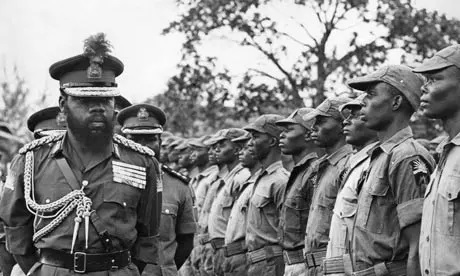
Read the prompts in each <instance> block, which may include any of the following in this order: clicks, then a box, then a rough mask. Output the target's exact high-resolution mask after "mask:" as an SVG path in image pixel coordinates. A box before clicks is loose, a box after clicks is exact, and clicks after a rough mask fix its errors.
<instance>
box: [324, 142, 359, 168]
mask: <svg viewBox="0 0 460 276" xmlns="http://www.w3.org/2000/svg"><path fill="white" fill-rule="evenodd" d="M352 152H353V147H352V146H351V145H349V144H346V145H344V146H343V147H341V148H339V149H338V150H337V151H335V152H334V153H332V154H330V155H329V156H327V157H326V159H327V160H328V161H329V163H331V164H332V165H334V166H335V165H337V163H338V162H339V161H340V160H341V159H342V158H344V157H345V156H347V155H348V154H350V153H352Z"/></svg>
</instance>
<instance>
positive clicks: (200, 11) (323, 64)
mask: <svg viewBox="0 0 460 276" xmlns="http://www.w3.org/2000/svg"><path fill="white" fill-rule="evenodd" d="M178 3H179V4H180V5H181V6H182V7H184V8H185V10H186V11H185V12H184V13H183V14H182V15H181V17H180V18H179V19H178V20H176V21H174V22H171V23H170V25H169V26H168V27H167V28H165V29H164V31H163V33H164V34H168V33H171V32H180V33H183V34H184V35H185V42H184V44H183V52H184V56H185V57H186V56H187V55H196V54H197V53H198V52H199V47H200V45H201V43H202V42H204V41H205V40H206V39H207V38H208V37H210V36H212V35H213V34H216V33H219V34H220V35H221V36H225V37H228V38H229V39H230V40H232V41H237V42H238V43H239V44H240V45H242V46H243V47H249V48H251V49H254V50H255V51H256V52H258V53H259V54H260V55H261V56H263V57H265V59H266V61H267V62H268V63H269V64H271V65H272V67H273V68H274V70H271V71H269V70H266V69H265V68H258V67H257V66H255V67H250V68H249V70H248V72H247V73H246V74H245V75H244V76H243V77H242V78H241V79H240V80H238V81H239V85H238V92H239V94H240V95H239V104H241V105H243V106H244V105H246V106H252V107H257V106H263V105H264V104H265V103H266V101H265V100H267V99H268V101H269V103H270V104H275V105H276V104H278V105H280V106H284V107H290V106H297V107H298V106H303V105H304V103H305V102H307V104H309V105H313V106H316V105H318V104H319V103H320V102H321V101H322V100H323V99H324V98H325V93H326V92H331V91H334V92H337V91H335V90H336V89H337V88H339V89H344V86H343V82H344V80H346V79H348V78H351V77H353V76H356V75H359V74H362V73H364V72H367V71H368V70H371V69H374V68H375V67H377V66H379V65H380V64H381V63H383V62H385V61H386V60H387V55H388V53H389V51H390V50H391V49H393V48H402V49H403V50H405V51H406V52H407V53H408V54H410V55H411V56H413V57H412V58H410V56H409V55H405V56H403V60H402V62H403V63H404V62H413V61H419V60H421V59H422V58H425V57H427V56H429V55H430V54H432V53H433V52H434V51H436V50H439V49H440V48H442V47H444V46H446V45H448V44H451V43H453V42H455V39H456V38H457V37H458V35H459V34H460V23H459V21H458V20H455V19H448V18H446V16H444V15H440V14H438V13H437V12H428V11H426V10H424V9H422V10H417V9H415V8H414V7H413V6H412V5H411V1H410V0H407V1H404V0H375V1H368V0H326V1H324V0H296V1H294V3H291V4H289V3H286V2H283V3H281V1H276V0H194V1H191V0H178ZM270 5H272V6H273V5H275V6H276V7H280V6H282V5H291V9H290V10H291V11H292V10H302V11H305V12H304V13H303V14H304V15H305V16H304V17H303V18H301V17H300V16H297V17H295V16H285V18H282V19H281V20H280V19H279V18H275V17H276V16H275V15H276V14H277V13H275V15H274V14H270V13H269V12H267V7H270ZM279 13H282V12H279ZM305 18H307V19H312V18H313V19H314V20H311V21H309V20H307V21H308V22H307V21H306V20H304V19H305ZM281 21H282V22H289V26H288V27H286V26H284V24H280V22H281ZM299 30H300V31H299ZM287 53H289V55H296V58H295V59H294V60H295V61H294V62H292V63H289V62H286V61H285V60H286V59H287V56H288V54H287ZM339 92H342V91H339ZM268 94H269V95H268ZM304 100H305V101H304ZM275 102H276V103H275ZM254 103H257V104H254Z"/></svg>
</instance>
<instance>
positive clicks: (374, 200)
mask: <svg viewBox="0 0 460 276" xmlns="http://www.w3.org/2000/svg"><path fill="white" fill-rule="evenodd" d="M389 189H390V186H389V185H388V183H387V181H385V179H383V178H377V180H376V182H375V183H374V185H372V186H371V187H370V188H369V191H368V197H369V201H368V202H369V203H370V204H369V205H368V206H369V208H368V209H367V210H366V211H367V212H366V221H367V223H366V229H367V230H368V231H369V232H372V233H377V234H382V233H384V232H386V230H387V229H394V224H395V223H397V218H398V216H397V214H396V206H395V204H394V202H392V201H391V200H390V199H389V197H388V190H389ZM360 207H361V206H360ZM393 207H394V208H393ZM390 234H391V233H390Z"/></svg>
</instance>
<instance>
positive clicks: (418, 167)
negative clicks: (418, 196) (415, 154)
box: [410, 158, 430, 193]
mask: <svg viewBox="0 0 460 276" xmlns="http://www.w3.org/2000/svg"><path fill="white" fill-rule="evenodd" d="M410 164H411V167H412V173H413V175H414V178H415V182H416V183H417V185H419V186H421V187H422V190H423V193H424V190H425V188H426V186H427V185H428V183H429V182H430V172H429V170H428V167H427V165H426V164H425V162H424V161H423V160H420V159H419V158H417V159H414V160H412V161H411V163H410Z"/></svg>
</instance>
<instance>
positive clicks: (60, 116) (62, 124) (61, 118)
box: [56, 112, 66, 127]
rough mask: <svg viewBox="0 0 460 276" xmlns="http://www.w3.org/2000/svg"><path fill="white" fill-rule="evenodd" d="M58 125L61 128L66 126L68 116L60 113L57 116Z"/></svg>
mask: <svg viewBox="0 0 460 276" xmlns="http://www.w3.org/2000/svg"><path fill="white" fill-rule="evenodd" d="M56 124H57V125H58V126H60V127H65V126H66V116H65V114H64V113H62V112H59V113H58V115H57V116H56Z"/></svg>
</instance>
